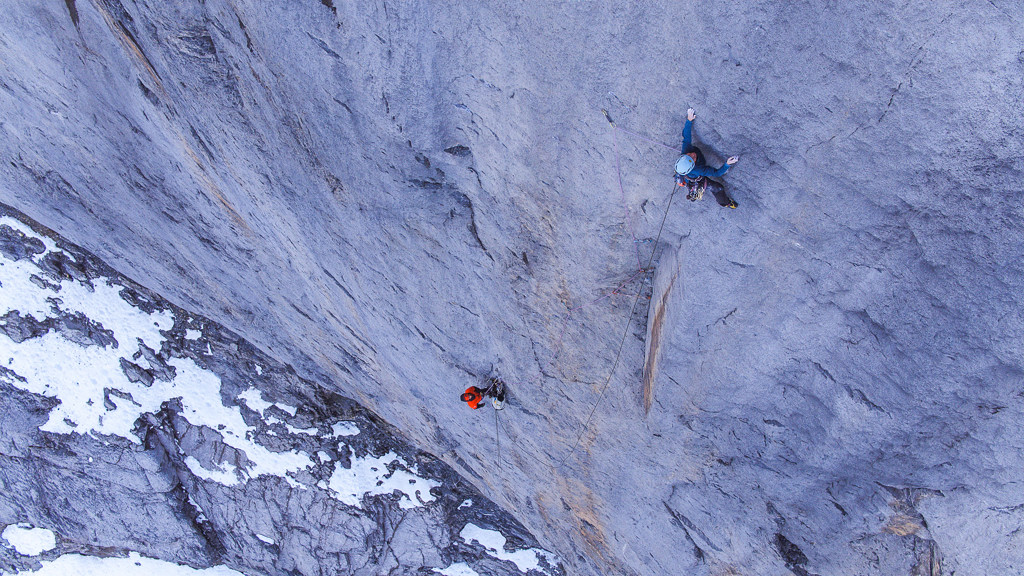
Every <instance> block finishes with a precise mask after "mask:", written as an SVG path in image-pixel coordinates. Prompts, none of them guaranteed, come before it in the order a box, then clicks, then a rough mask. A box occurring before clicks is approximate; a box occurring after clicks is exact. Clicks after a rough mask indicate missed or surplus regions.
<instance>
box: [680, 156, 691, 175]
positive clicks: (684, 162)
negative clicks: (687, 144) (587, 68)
mask: <svg viewBox="0 0 1024 576" xmlns="http://www.w3.org/2000/svg"><path fill="white" fill-rule="evenodd" d="M694 163H695V161H694V159H693V156H690V155H689V154H683V155H682V156H680V157H679V160H676V174H679V175H680V176H685V175H686V174H689V173H690V170H693V165H694Z"/></svg>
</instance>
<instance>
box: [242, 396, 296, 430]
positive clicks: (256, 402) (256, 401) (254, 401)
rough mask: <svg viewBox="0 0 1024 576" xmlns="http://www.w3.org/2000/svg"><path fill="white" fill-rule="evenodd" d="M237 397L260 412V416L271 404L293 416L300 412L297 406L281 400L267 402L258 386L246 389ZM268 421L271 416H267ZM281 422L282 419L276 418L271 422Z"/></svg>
mask: <svg viewBox="0 0 1024 576" xmlns="http://www.w3.org/2000/svg"><path fill="white" fill-rule="evenodd" d="M236 398H238V399H240V400H243V401H245V405H246V406H248V407H249V408H252V409H253V410H255V411H256V412H259V413H260V416H263V413H264V412H266V411H267V409H269V408H270V407H271V406H277V407H278V408H280V409H281V410H284V411H285V412H287V413H288V414H289V415H290V416H292V417H293V418H294V417H295V415H296V414H298V413H299V411H298V409H297V408H295V407H294V406H289V405H287V404H281V403H279V402H267V401H266V400H264V399H263V393H262V392H260V391H259V390H258V389H256V388H249V389H248V390H245V391H243V392H242V393H241V394H239V395H238V396H236ZM271 418H273V417H271ZM267 422H270V418H267ZM279 422H281V421H280V420H277V419H274V422H271V423H272V424H273V423H279Z"/></svg>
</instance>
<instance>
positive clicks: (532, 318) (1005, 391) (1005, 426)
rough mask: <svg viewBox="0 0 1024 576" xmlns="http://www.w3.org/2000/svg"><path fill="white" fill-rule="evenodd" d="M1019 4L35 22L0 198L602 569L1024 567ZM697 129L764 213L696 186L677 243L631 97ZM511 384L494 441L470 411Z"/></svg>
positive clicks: (234, 5) (683, 205) (12, 114)
mask: <svg viewBox="0 0 1024 576" xmlns="http://www.w3.org/2000/svg"><path fill="white" fill-rule="evenodd" d="M69 6H70V7H74V10H73V11H71V10H69V9H68V7H69ZM1019 12H1020V11H1019V10H1017V9H1016V7H1015V6H1014V5H1012V4H1009V3H1004V2H1001V1H999V0H993V1H992V2H977V3H973V4H966V5H961V4H952V3H947V2H912V3H903V4H894V3H877V2H854V3H846V4H843V5H842V6H833V5H825V4H822V5H792V4H780V3H754V4H744V5H742V6H735V5H731V4H723V5H714V4H711V3H698V4H695V5H693V6H689V5H681V4H680V5H678V6H677V5H671V6H669V5H667V4H666V5H661V4H655V3H649V2H628V3H610V4H597V3H592V2H562V3H553V4H550V5H546V6H523V5H522V4H521V3H504V2H497V3H493V2H492V3H475V4H454V5H452V4H444V3H427V2H408V3H402V4H397V5H396V4H393V3H381V4H366V3H341V2H330V1H328V2H315V1H312V0H310V1H307V2H302V3H289V4H288V5H287V6H285V5H280V6H274V5H268V4H267V3H244V2H224V1H208V2H205V3H201V4H200V3H196V4H182V3H159V2H146V1H138V2H119V1H117V0H95V1H93V2H88V3H85V2H77V3H76V2H71V3H69V4H62V3H59V2H52V3H48V4H46V5H45V6H34V5H32V6H30V5H28V4H24V5H23V4H18V5H16V6H14V7H12V8H11V10H10V11H9V13H8V14H7V15H6V18H5V21H4V23H3V25H2V26H0V59H2V60H3V62H4V71H3V73H2V76H0V110H2V111H3V112H4V114H3V121H2V124H0V130H2V131H3V134H4V136H3V138H0V155H2V156H3V160H4V162H2V163H0V195H2V196H0V199H2V200H3V201H4V202H6V203H8V204H10V205H12V206H15V207H17V208H18V209H20V210H23V211H25V212H26V213H28V214H30V215H31V216H32V217H34V218H36V219H37V220H39V221H40V222H42V223H43V224H45V225H47V226H49V227H51V228H53V229H55V230H57V231H58V232H60V233H62V234H64V235H65V236H66V237H67V238H69V239H70V240H72V241H75V242H77V243H80V244H81V245H83V246H84V247H86V248H88V249H89V250H91V251H93V252H94V253H95V254H97V255H98V256H99V257H101V258H103V259H104V260H106V261H107V262H109V263H110V264H111V265H112V266H114V267H115V268H117V269H118V270H120V271H122V272H124V273H125V274H127V275H128V276H130V277H132V278H134V279H137V280H138V281H139V282H141V283H142V284H143V285H145V286H148V287H150V288H152V289H154V290H156V291H158V292H159V293H161V294H162V295H164V296H165V297H167V298H168V299H169V300H171V301H172V302H174V303H176V304H177V305H179V306H182V307H184V308H187V309H189V310H194V311H196V312H198V313H201V314H203V315H205V316H207V317H209V318H211V319H212V320H214V321H217V322H219V323H221V324H223V325H224V326H226V327H227V328H228V329H230V330H232V331H233V332H235V333H237V334H239V335H240V336H241V337H244V338H245V339H246V340H247V341H249V342H252V343H253V345H254V346H255V347H257V348H258V349H260V350H262V351H263V352H265V353H267V354H268V355H270V356H272V357H274V358H276V359H278V360H280V361H281V362H283V363H285V364H287V365H290V366H293V367H294V369H295V370H296V372H297V373H298V374H300V375H301V376H302V377H304V378H306V379H308V380H311V381H316V382H325V383H330V386H331V387H332V388H334V389H336V391H337V392H339V393H342V394H345V395H347V396H349V397H352V398H353V399H355V400H357V401H358V402H360V403H362V404H364V405H365V406H367V407H368V408H369V409H371V410H373V411H374V412H375V413H377V414H379V415H380V416H381V417H382V418H383V419H384V420H386V421H387V422H389V423H390V424H392V425H394V426H395V427H397V428H398V429H400V430H402V431H403V432H404V433H405V434H407V435H408V436H409V437H410V438H411V439H412V441H413V443H414V444H415V445H417V446H419V447H421V448H423V449H425V450H428V451H429V452H431V453H434V454H437V455H438V457H440V458H441V459H442V460H444V461H445V462H446V463H447V464H449V465H451V466H452V467H453V468H454V469H455V470H457V471H458V472H459V473H461V474H463V475H464V476H465V477H466V478H471V479H472V482H473V483H474V484H475V485H476V486H477V487H478V488H479V489H480V490H481V491H482V492H483V493H485V494H486V495H487V496H489V497H490V498H492V499H493V500H494V501H495V502H496V503H497V504H498V505H501V506H503V507H506V508H508V509H509V510H513V511H514V513H515V514H516V517H517V518H518V519H519V520H520V521H522V523H523V525H524V526H526V527H527V528H528V529H529V530H530V531H531V532H532V533H534V534H536V535H537V538H538V539H539V541H540V542H541V544H542V545H543V546H544V547H546V548H548V549H551V550H554V551H557V552H558V553H559V554H560V555H561V556H562V557H563V559H564V560H565V561H566V562H567V564H569V565H570V566H571V570H572V571H574V572H576V573H580V574H599V573H612V572H615V573H625V574H669V573H693V574H729V573H751V574H786V573H790V572H794V573H798V574H802V573H807V574H901V573H917V574H922V573H924V574H927V573H937V572H938V571H939V570H941V572H942V573H953V572H955V573H956V574H1011V573H1015V572H1019V571H1021V570H1022V564H1024V555H1022V552H1021V550H1024V546H1022V545H1021V544H1022V543H1021V541H1020V538H1021V534H1022V533H1024V532H1021V531H1020V530H1019V529H1020V527H1021V525H1022V516H1021V514H1022V509H1021V508H1020V504H1021V502H1022V501H1024V491H1021V489H1020V487H1019V483H1018V478H1017V477H1018V476H1019V470H1020V468H1021V464H1022V461H1024V455H1022V453H1021V447H1020V444H1021V438H1022V432H1024V431H1022V430H1021V428H1022V410H1024V401H1022V398H1021V386H1022V381H1024V366H1022V362H1024V361H1022V358H1021V346H1020V342H1021V335H1022V333H1024V318H1022V314H1021V306H1020V297H1019V294H1020V293H1021V291H1022V290H1021V289H1022V283H1024V280H1022V278H1024V270H1022V265H1021V262H1022V258H1021V257H1022V256H1024V254H1022V252H1024V250H1022V249H1021V243H1020V238H1021V233H1022V224H1021V221H1022V219H1021V216H1022V208H1021V206H1020V201H1019V200H1020V183H1021V181H1022V176H1024V160H1022V158H1024V154H1022V152H1024V150H1022V144H1021V121H1020V118H1021V117H1022V113H1024V104H1022V101H1024V81H1022V78H1024V42H1022V37H1021V36H1022V34H1021V30H1022V29H1024V28H1022V20H1021V16H1020V13H1019ZM688 105H692V106H694V107H695V108H697V110H698V119H697V124H696V138H697V140H698V142H699V143H700V145H701V146H703V148H704V150H705V152H707V154H708V156H709V160H710V161H712V162H716V161H720V160H721V159H722V158H724V157H726V156H728V155H729V154H739V155H740V156H741V160H740V163H739V164H737V166H736V167H735V168H734V169H733V170H732V171H730V173H729V174H728V175H727V177H726V178H725V181H726V183H727V184H728V185H729V187H730V191H731V193H732V194H733V196H734V197H735V198H736V199H737V200H738V202H739V204H740V207H739V209H738V210H736V211H726V210H719V209H718V207H717V206H715V205H714V204H713V203H711V202H710V199H706V200H704V201H703V202H700V203H696V204H690V203H687V202H685V201H683V199H682V198H674V199H673V201H672V204H671V208H670V209H668V210H667V214H668V217H667V221H666V224H665V228H664V231H663V232H662V233H661V235H660V240H659V241H658V242H654V241H653V240H654V239H655V238H657V237H659V234H658V228H659V223H660V221H661V217H662V215H663V214H665V213H666V208H667V207H668V205H669V198H670V194H671V192H672V190H673V188H672V183H671V180H670V176H671V174H670V173H669V166H671V163H672V162H673V161H674V160H675V152H673V151H672V150H670V149H666V148H665V147H663V146H661V145H659V144H657V143H652V142H651V141H648V140H645V139H642V138H639V137H637V136H635V135H633V134H629V133H626V132H623V131H614V130H613V129H611V128H610V127H609V125H608V123H607V122H606V121H605V120H604V118H603V117H602V115H601V113H600V110H601V109H602V108H605V109H607V110H608V111H609V112H610V114H611V115H612V117H613V118H614V119H615V120H616V122H617V124H618V125H619V126H620V127H621V128H624V129H628V130H631V131H633V132H636V133H637V134H640V135H642V136H644V137H647V138H651V139H653V140H657V141H660V142H664V143H667V144H669V145H672V146H674V145H675V144H676V142H677V140H678V133H679V130H680V127H681V126H682V121H683V116H684V113H685V109H686V107H687V106H688ZM617 166H618V168H619V169H618V170H617ZM619 174H621V183H622V192H620V190H619V179H620V177H619ZM652 250H654V251H656V257H655V262H656V264H657V272H656V273H655V274H654V278H653V279H650V278H649V276H648V275H646V274H637V270H638V268H641V267H643V265H644V264H645V263H646V261H647V259H648V257H649V255H650V254H651V251H652ZM6 253H7V252H6V249H5V254H6ZM54 266H57V263H54ZM67 273H68V274H72V275H73V274H75V273H76V272H75V271H74V268H73V267H72V268H69V269H68V270H67ZM673 279H674V281H673ZM617 287H618V288H619V289H618V290H616V288H617ZM637 293H640V294H641V297H640V298H641V300H640V302H641V305H640V306H639V307H638V309H637V310H636V311H635V312H631V305H632V303H633V298H634V297H635V295H636V294H637ZM648 296H650V300H648V299H647V297H648ZM649 307H651V308H653V311H651V310H649V309H648V308H649ZM659 307H660V311H661V314H660V318H661V321H660V324H659V329H658V331H657V334H658V346H656V347H654V346H652V345H653V344H654V339H653V338H652V337H651V335H649V334H648V327H650V328H651V329H653V328H654V324H655V321H654V320H655V318H654V316H655V315H656V313H657V312H658V310H659ZM627 321H629V322H630V323H629V325H628V326H627V325H626V323H627ZM37 329H41V328H38V327H34V326H27V327H25V328H24V330H27V331H28V332H27V333H28V334H31V333H32V331H33V330H37ZM19 330H20V329H19ZM75 333H76V334H82V333H85V334H88V333H89V331H88V330H87V329H86V328H82V329H79V330H77V331H76V332H75ZM19 337H20V336H19ZM620 342H622V343H623V344H620ZM620 349H621V354H620ZM652 352H656V354H654V355H652ZM617 358H618V362H617V363H616V359H617ZM648 359H652V360H653V361H652V362H649V365H650V369H649V371H648V373H649V374H651V375H652V376H653V377H652V378H651V379H650V380H649V382H648V385H647V386H646V394H645V386H644V383H643V382H644V379H643V367H644V366H645V362H646V361H647V360H648ZM492 364H493V366H494V371H495V373H496V374H497V375H498V376H499V377H501V378H502V379H503V380H505V381H506V382H508V383H509V384H510V388H511V396H512V397H511V399H510V401H509V406H508V409H506V410H505V411H504V412H502V413H501V416H500V419H499V420H498V423H497V425H498V426H499V429H500V432H501V436H500V438H501V443H500V452H499V451H498V450H497V449H496V445H495V442H494V436H493V432H492V430H493V428H494V426H495V423H494V422H493V421H492V420H493V418H492V416H493V415H492V414H490V413H489V412H481V411H477V412H475V413H470V412H467V411H466V409H465V407H464V406H461V405H460V403H459V402H458V401H457V395H458V393H459V392H461V391H462V390H463V389H464V388H466V387H467V386H468V385H470V384H474V383H478V382H479V381H480V379H482V378H483V377H484V375H485V374H486V373H487V372H488V371H489V370H490V367H491V366H492ZM613 365H615V366H617V368H616V369H615V370H613V369H612V367H613ZM136 376H137V377H139V378H142V376H141V375H140V374H137V375H136ZM155 377H156V375H155V374H154V378H155ZM332 391H333V390H332ZM645 396H646V399H647V400H646V402H649V409H648V408H647V405H645ZM595 406H596V409H595ZM591 414H593V418H592V419H591ZM577 439H579V440H578V441H577ZM577 442H578V446H577ZM573 446H577V447H576V448H575V449H574V450H572V447H573ZM296 562H298V561H296ZM299 565H300V564H299V563H297V564H296V566H299ZM936 566H941V568H940V569H939V570H937V569H936Z"/></svg>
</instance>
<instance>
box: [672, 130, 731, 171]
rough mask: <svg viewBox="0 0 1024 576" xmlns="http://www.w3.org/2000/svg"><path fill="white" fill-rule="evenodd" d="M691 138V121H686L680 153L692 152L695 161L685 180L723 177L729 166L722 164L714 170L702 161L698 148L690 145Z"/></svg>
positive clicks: (702, 157) (701, 154) (702, 155)
mask: <svg viewBox="0 0 1024 576" xmlns="http://www.w3.org/2000/svg"><path fill="white" fill-rule="evenodd" d="M692 137H693V121H692V120H689V119H687V120H686V124H683V147H682V153H683V154H688V153H690V152H694V153H696V154H697V160H696V161H695V162H694V165H693V169H692V170H690V171H689V172H687V173H686V178H687V179H689V180H696V179H697V178H699V177H701V176H711V177H715V178H719V177H721V176H724V175H725V173H726V172H728V171H729V168H730V166H729V165H728V164H722V167H721V168H719V169H718V170H715V169H714V168H712V167H711V166H708V163H707V162H706V161H705V160H704V153H703V152H701V150H700V148H697V147H696V146H694V145H693V144H692Z"/></svg>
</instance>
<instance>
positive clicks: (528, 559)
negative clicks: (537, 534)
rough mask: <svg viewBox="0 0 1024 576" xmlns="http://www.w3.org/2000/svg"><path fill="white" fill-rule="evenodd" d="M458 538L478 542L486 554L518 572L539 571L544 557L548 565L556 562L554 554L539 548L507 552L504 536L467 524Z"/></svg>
mask: <svg viewBox="0 0 1024 576" xmlns="http://www.w3.org/2000/svg"><path fill="white" fill-rule="evenodd" d="M459 536H460V537H461V538H462V539H463V540H465V541H466V543H468V544H472V543H473V541H476V542H479V543H480V545H481V546H483V547H484V548H486V549H487V553H488V554H490V555H491V556H494V557H495V558H497V559H498V560H506V561H508V562H512V563H514V564H515V565H516V567H517V568H519V571H520V572H528V571H530V570H540V569H541V567H540V558H541V557H544V558H546V559H547V561H548V563H550V564H552V565H554V564H555V563H556V562H557V557H556V556H555V555H554V554H551V553H550V552H548V551H546V550H541V549H539V548H528V549H526V550H516V551H514V552H508V551H506V550H505V542H507V539H506V538H505V536H503V535H502V534H501V532H498V531H497V530H486V529H484V528H481V527H479V526H477V525H475V524H472V523H469V524H466V526H465V527H463V528H462V532H460V533H459Z"/></svg>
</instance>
